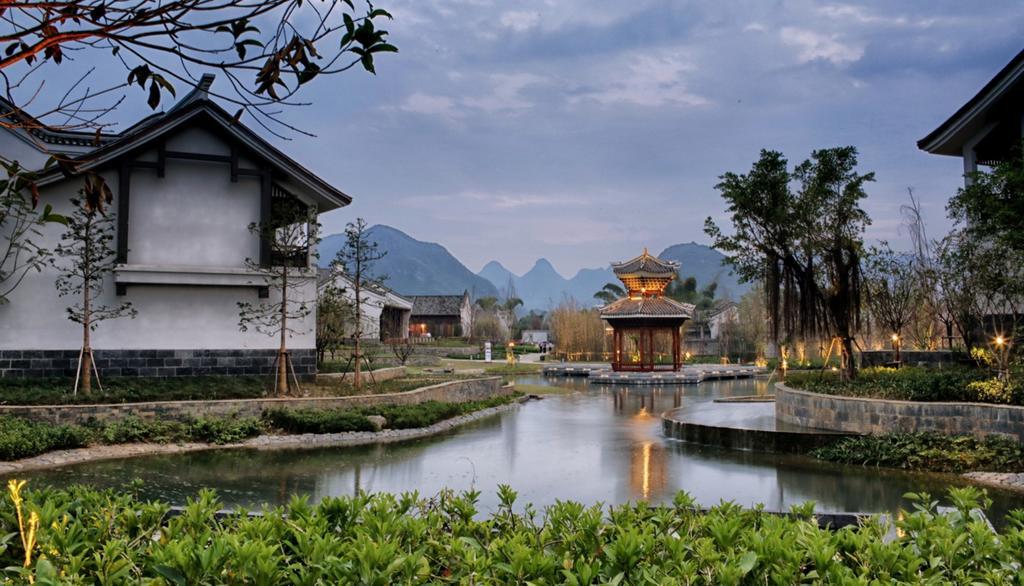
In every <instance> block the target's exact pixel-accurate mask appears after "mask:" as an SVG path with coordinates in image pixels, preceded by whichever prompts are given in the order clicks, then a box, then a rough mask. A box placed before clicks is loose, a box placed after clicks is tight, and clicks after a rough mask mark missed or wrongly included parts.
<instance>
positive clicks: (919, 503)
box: [0, 486, 1024, 586]
mask: <svg viewBox="0 0 1024 586" xmlns="http://www.w3.org/2000/svg"><path fill="white" fill-rule="evenodd" d="M15 489H16V490H15V491H14V492H17V486H15ZM478 495H479V493H467V494H463V495H455V494H453V493H450V492H445V493H441V494H440V495H438V496H436V497H434V498H428V499H424V498H421V497H419V496H418V495H416V494H415V493H413V494H403V495H400V496H396V495H389V494H379V495H374V496H365V495H360V496H356V497H351V498H349V497H342V498H327V499H324V500H323V501H321V502H320V503H319V504H317V505H311V504H309V502H308V501H307V500H305V499H298V498H297V499H294V500H293V501H292V502H291V504H290V505H289V506H287V507H282V508H275V509H267V510H265V511H264V512H263V515H261V516H255V517H252V516H248V515H246V514H238V515H233V516H230V517H228V518H223V519H217V518H216V512H217V511H218V509H220V508H222V504H221V503H220V502H218V501H217V498H216V496H215V495H214V494H213V493H212V492H203V493H201V494H200V496H199V497H198V499H197V500H195V501H191V502H189V504H188V505H187V506H186V507H185V509H184V511H183V512H182V513H181V514H180V515H177V516H173V517H171V518H169V519H168V517H167V514H168V507H167V505H165V504H163V503H158V502H141V501H138V500H136V499H135V498H133V497H132V496H131V495H128V494H117V493H114V492H96V491H93V490H88V489H84V488H75V489H70V490H66V491H56V490H42V491H38V492H31V493H29V494H28V495H27V498H26V500H25V502H24V503H23V504H22V505H21V512H20V518H22V519H24V520H25V521H23V522H22V523H21V525H20V527H19V520H18V519H19V511H18V507H16V506H15V505H14V504H12V502H11V500H10V499H4V501H3V503H2V504H0V523H2V525H3V526H2V527H0V532H2V533H5V534H7V533H9V534H10V535H9V536H8V537H7V538H5V539H4V541H3V545H2V546H0V558H2V559H0V567H4V568H6V569H5V570H3V572H5V573H6V575H7V576H8V577H9V578H11V579H12V580H14V581H18V582H20V583H24V582H26V581H28V580H31V579H34V581H35V583H36V584H58V583H60V584H127V583H131V584H266V585H276V584H281V585H284V584H289V585H291V584H366V585H381V586H384V585H389V584H425V583H434V584H571V585H587V584H666V585H667V584H724V585H729V584H798V583H805V582H806V583H833V584H853V583H869V582H873V583H879V584H889V583H915V584H918V583H928V584H940V583H957V584H971V583H984V584H1020V583H1021V581H1022V578H1021V574H1020V567H1021V564H1022V562H1024V558H1022V555H1024V553H1022V552H1024V513H1021V512H1017V513H1014V514H1012V516H1011V519H1010V528H1009V529H1007V530H1006V531H1005V532H1004V533H1002V534H999V535H997V534H994V533H992V532H991V531H990V530H989V528H988V526H987V524H986V523H985V522H984V521H981V520H978V519H975V518H974V517H973V516H972V515H970V514H969V511H970V510H971V509H972V508H973V507H975V506H977V505H978V504H983V503H981V501H982V500H983V497H982V493H981V492H980V491H978V490H977V489H959V490H953V491H951V493H950V498H951V500H952V501H953V503H954V505H955V506H956V508H957V512H956V513H953V514H950V515H938V514H936V512H935V503H934V502H932V501H931V500H930V498H929V497H928V496H927V495H911V496H913V498H914V500H915V501H916V502H915V505H914V511H913V512H910V513H906V514H905V515H902V516H901V517H900V518H899V520H898V521H896V525H897V527H898V529H899V530H898V531H897V532H896V534H895V535H894V536H893V537H892V540H891V541H890V540H887V538H886V535H887V532H888V529H889V528H888V527H886V526H885V525H883V524H882V523H881V522H880V521H877V520H875V521H871V522H869V523H867V524H866V525H865V526H863V527H860V528H847V529H842V530H839V531H836V532H832V531H829V530H823V529H819V528H818V525H817V523H816V522H815V521H814V520H813V519H812V518H810V517H809V516H808V512H809V510H810V507H801V508H800V509H799V510H796V511H795V512H794V514H793V515H792V516H789V517H782V516H776V515H771V514H768V513H765V512H762V511H758V510H743V509H740V508H739V507H737V506H735V505H732V504H722V505H719V506H717V507H714V508H712V509H711V510H710V511H708V512H706V513H700V512H698V511H696V510H695V509H694V506H693V502H692V501H691V499H690V498H689V497H688V496H687V495H686V494H684V493H680V494H679V495H677V496H676V498H675V501H674V503H673V504H672V505H669V506H658V507H655V506H649V505H647V504H644V503H642V502H641V503H638V504H635V505H623V506H616V507H610V508H608V509H602V508H601V507H600V506H598V505H594V506H589V507H588V506H584V505H581V504H578V503H574V502H559V503H557V504H556V505H553V506H551V507H549V508H547V509H545V510H544V511H542V512H538V511H535V510H534V509H533V508H532V507H530V506H526V507H525V508H524V509H523V511H524V512H517V510H518V509H519V508H520V507H517V506H513V503H514V501H515V498H516V497H515V493H514V492H513V491H512V490H510V489H509V488H507V487H501V488H500V489H499V496H500V500H501V505H500V506H499V507H498V509H497V510H496V511H495V512H494V513H493V514H491V515H489V516H481V515H480V512H479V511H478V509H477V497H478ZM33 519H35V520H33ZM33 528H35V532H34V535H32V536H29V537H32V539H28V540H27V541H26V540H25V539H24V538H25V537H26V536H28V535H27V534H28V533H30V532H31V531H32V529H33ZM19 536H20V537H21V539H19ZM26 545H27V547H26ZM26 550H27V551H26ZM26 553H28V555H26Z"/></svg>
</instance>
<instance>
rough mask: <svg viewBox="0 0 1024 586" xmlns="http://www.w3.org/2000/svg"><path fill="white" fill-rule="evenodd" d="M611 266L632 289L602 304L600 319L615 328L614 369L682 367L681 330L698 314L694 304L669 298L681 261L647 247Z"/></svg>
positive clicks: (645, 370) (647, 370)
mask: <svg viewBox="0 0 1024 586" xmlns="http://www.w3.org/2000/svg"><path fill="white" fill-rule="evenodd" d="M612 271H614V272H615V276H616V277H618V278H619V280H620V281H622V284H623V285H625V288H626V292H627V294H626V297H623V298H622V299H619V300H617V301H614V302H612V303H609V304H608V305H606V306H604V307H602V308H601V319H603V320H605V321H607V322H608V325H609V326H611V328H612V338H613V348H612V370H614V371H616V372H620V371H635V372H651V371H654V370H672V371H678V370H679V369H680V368H681V367H682V365H683V360H682V351H681V348H682V345H681V343H680V339H679V338H680V329H681V328H682V326H683V324H684V323H685V322H686V320H688V319H691V318H692V317H693V305H691V304H688V303H679V302H678V301H676V300H674V299H669V298H668V297H665V289H666V288H667V287H668V285H669V283H671V282H672V279H675V278H676V276H677V275H678V272H679V263H678V262H675V261H664V260H661V259H660V258H658V257H656V256H652V255H650V254H648V252H647V249H646V248H645V249H644V253H643V254H641V255H640V256H638V257H636V258H634V259H633V260H629V261H626V262H621V263H612ZM669 358H670V359H671V361H669V360H668V359H669Z"/></svg>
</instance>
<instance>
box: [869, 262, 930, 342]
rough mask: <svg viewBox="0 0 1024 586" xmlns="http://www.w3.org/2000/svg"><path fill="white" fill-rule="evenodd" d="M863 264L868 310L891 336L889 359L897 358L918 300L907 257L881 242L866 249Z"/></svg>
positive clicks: (916, 283)
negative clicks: (875, 246)
mask: <svg viewBox="0 0 1024 586" xmlns="http://www.w3.org/2000/svg"><path fill="white" fill-rule="evenodd" d="M864 268H865V271H864V285H865V289H866V292H867V301H868V304H869V306H870V308H871V313H872V314H873V315H874V317H875V319H876V320H878V322H880V324H881V325H882V326H883V327H885V328H886V329H887V330H888V333H889V335H891V336H892V347H893V351H894V353H895V356H894V358H893V360H894V361H895V362H899V360H900V336H902V335H903V330H904V328H906V327H907V325H908V324H910V322H911V320H912V319H913V317H914V309H915V308H916V307H917V306H918V304H919V292H920V290H919V288H918V282H917V278H916V277H917V275H916V274H915V271H914V267H913V265H912V264H911V261H910V260H909V259H906V258H900V257H899V256H898V255H897V254H895V253H894V252H893V251H892V249H891V248H889V245H888V244H886V243H884V242H883V243H882V245H881V246H880V247H878V248H873V249H871V250H870V251H869V254H868V258H867V262H866V263H865V267H864Z"/></svg>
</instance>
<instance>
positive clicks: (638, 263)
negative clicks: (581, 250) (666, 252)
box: [612, 248, 679, 278]
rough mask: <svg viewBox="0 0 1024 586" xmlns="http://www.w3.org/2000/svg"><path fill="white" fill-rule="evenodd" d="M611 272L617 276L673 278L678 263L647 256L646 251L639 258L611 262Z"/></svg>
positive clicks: (677, 268)
mask: <svg viewBox="0 0 1024 586" xmlns="http://www.w3.org/2000/svg"><path fill="white" fill-rule="evenodd" d="M612 271H614V272H615V274H616V275H617V276H620V277H622V276H626V275H642V276H651V277H667V278H673V277H675V275H676V273H677V272H678V271H679V263H678V262H677V261H674V260H661V259H660V258H658V257H656V256H654V255H652V254H649V253H648V252H647V249H646V248H645V249H644V253H643V254H641V255H640V256H638V257H636V258H634V259H632V260H627V261H625V262H613V263H612Z"/></svg>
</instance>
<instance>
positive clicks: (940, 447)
mask: <svg viewBox="0 0 1024 586" xmlns="http://www.w3.org/2000/svg"><path fill="white" fill-rule="evenodd" d="M812 454H813V455H814V457H816V458H818V459H820V460H825V461H827V462H835V463H839V464H856V465H861V466H880V467H885V468H900V469H903V470H923V471H927V472H955V473H963V472H974V471H985V472H1021V471H1024V445H1022V444H1021V443H1020V442H1018V441H1017V440H1015V439H1011V438H1005V437H999V436H991V437H986V438H981V439H979V438H975V437H973V436H969V435H945V434H940V433H934V432H920V433H890V434H885V435H877V436H870V435H869V436H860V437H851V438H845V439H842V440H839V441H837V442H835V443H834V444H832V445H830V446H827V447H824V448H820V449H818V450H815V451H814V452H812Z"/></svg>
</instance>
